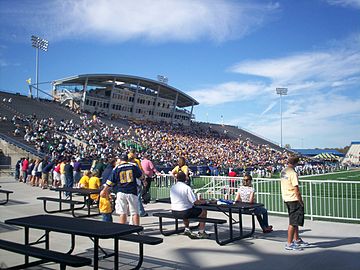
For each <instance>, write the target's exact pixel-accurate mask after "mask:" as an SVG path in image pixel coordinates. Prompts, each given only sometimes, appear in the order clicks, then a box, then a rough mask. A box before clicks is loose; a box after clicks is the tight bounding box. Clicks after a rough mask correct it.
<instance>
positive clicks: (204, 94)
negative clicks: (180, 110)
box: [188, 82, 265, 105]
mask: <svg viewBox="0 0 360 270" xmlns="http://www.w3.org/2000/svg"><path fill="white" fill-rule="evenodd" d="M264 90H265V85H264V84H262V83H238V82H227V83H223V84H218V85H214V86H211V87H208V88H202V89H198V90H195V91H190V92H189V93H188V94H189V95H190V96H192V97H194V98H195V99H196V100H198V101H199V102H200V104H204V105H218V104H223V103H227V102H232V101H238V100H249V99H253V98H255V97H256V96H259V95H261V94H262V92H263V91H264Z"/></svg>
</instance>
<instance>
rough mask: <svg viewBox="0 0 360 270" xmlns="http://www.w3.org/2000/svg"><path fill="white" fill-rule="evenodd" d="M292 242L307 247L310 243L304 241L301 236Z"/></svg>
mask: <svg viewBox="0 0 360 270" xmlns="http://www.w3.org/2000/svg"><path fill="white" fill-rule="evenodd" d="M294 243H295V244H297V245H298V246H300V247H308V246H309V245H310V244H309V243H308V242H304V241H303V240H302V239H301V238H299V239H298V240H294Z"/></svg>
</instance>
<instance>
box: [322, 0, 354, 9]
mask: <svg viewBox="0 0 360 270" xmlns="http://www.w3.org/2000/svg"><path fill="white" fill-rule="evenodd" d="M327 2H328V3H329V4H331V5H340V6H345V7H346V6H350V7H354V8H360V0H327Z"/></svg>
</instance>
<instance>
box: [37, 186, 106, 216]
mask: <svg viewBox="0 0 360 270" xmlns="http://www.w3.org/2000/svg"><path fill="white" fill-rule="evenodd" d="M51 190H53V191H56V192H58V194H59V195H58V197H57V198H55V197H38V198H37V199H38V200H42V201H43V207H44V211H45V212H46V213H48V214H53V213H60V212H67V211H71V214H72V215H73V217H92V216H97V215H100V213H99V211H98V207H97V204H96V203H95V204H93V203H92V200H91V198H90V195H92V194H99V193H100V189H86V188H67V187H63V188H54V189H51ZM63 192H68V193H69V197H68V198H63V197H62V193H63ZM74 195H80V196H82V200H74V199H73V196H74ZM47 202H54V203H58V208H56V209H54V210H49V209H48V204H47ZM63 204H68V205H69V207H66V208H63ZM93 205H95V206H96V209H97V212H96V213H91V208H92V206H93ZM85 207H86V208H87V213H86V214H77V212H76V211H77V210H81V209H84V208H85Z"/></svg>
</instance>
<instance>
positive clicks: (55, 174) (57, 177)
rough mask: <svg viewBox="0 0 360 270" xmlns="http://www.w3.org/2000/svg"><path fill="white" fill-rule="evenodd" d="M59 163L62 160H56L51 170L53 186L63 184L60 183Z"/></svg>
mask: <svg viewBox="0 0 360 270" xmlns="http://www.w3.org/2000/svg"><path fill="white" fill-rule="evenodd" d="M61 163H62V161H57V162H56V163H55V164H56V165H55V167H54V170H53V181H52V186H53V187H60V186H63V185H62V184H61V174H60V167H61Z"/></svg>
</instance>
